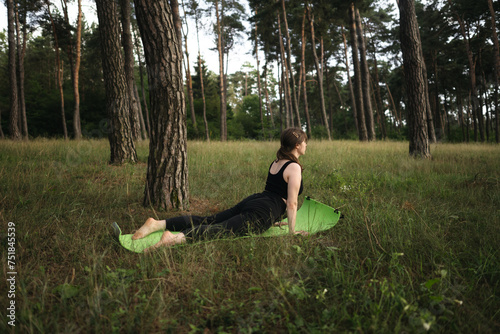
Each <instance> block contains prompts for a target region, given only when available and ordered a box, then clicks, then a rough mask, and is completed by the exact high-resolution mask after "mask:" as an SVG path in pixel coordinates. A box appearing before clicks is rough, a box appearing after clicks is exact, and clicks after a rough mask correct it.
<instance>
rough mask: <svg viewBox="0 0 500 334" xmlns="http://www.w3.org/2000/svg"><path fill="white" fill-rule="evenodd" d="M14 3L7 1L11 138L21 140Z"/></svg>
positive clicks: (10, 0)
mask: <svg viewBox="0 0 500 334" xmlns="http://www.w3.org/2000/svg"><path fill="white" fill-rule="evenodd" d="M14 6H15V4H14V1H13V0H7V22H8V23H7V25H8V32H7V34H8V43H9V83H10V124H9V130H10V137H11V138H12V139H14V140H19V139H21V132H20V131H19V101H18V96H17V75H16V32H15V15H14Z"/></svg>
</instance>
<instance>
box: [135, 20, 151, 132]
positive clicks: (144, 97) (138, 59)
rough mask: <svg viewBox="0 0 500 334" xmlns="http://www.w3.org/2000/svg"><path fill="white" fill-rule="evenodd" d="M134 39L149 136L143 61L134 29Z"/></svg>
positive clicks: (149, 124)
mask: <svg viewBox="0 0 500 334" xmlns="http://www.w3.org/2000/svg"><path fill="white" fill-rule="evenodd" d="M134 41H135V48H136V50H137V61H138V62H139V78H140V81H141V94H142V104H143V105H144V113H143V114H146V120H145V123H146V130H147V133H148V136H149V137H151V122H150V119H149V109H148V101H147V100H146V91H145V89H144V74H143V72H144V70H143V63H142V60H141V51H140V43H139V39H138V38H137V33H136V31H135V30H134ZM139 100H140V99H139Z"/></svg>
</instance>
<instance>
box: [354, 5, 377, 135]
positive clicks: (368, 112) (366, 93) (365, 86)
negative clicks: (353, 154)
mask: <svg viewBox="0 0 500 334" xmlns="http://www.w3.org/2000/svg"><path fill="white" fill-rule="evenodd" d="M356 32H357V35H358V47H359V56H360V62H361V64H360V65H361V66H360V67H361V86H362V92H363V107H364V110H365V121H366V131H367V133H368V140H375V139H376V137H375V120H374V118H373V108H372V102H371V98H370V97H371V93H370V71H369V69H368V61H367V59H366V46H365V36H364V34H363V26H362V25H361V16H360V15H359V10H358V9H356Z"/></svg>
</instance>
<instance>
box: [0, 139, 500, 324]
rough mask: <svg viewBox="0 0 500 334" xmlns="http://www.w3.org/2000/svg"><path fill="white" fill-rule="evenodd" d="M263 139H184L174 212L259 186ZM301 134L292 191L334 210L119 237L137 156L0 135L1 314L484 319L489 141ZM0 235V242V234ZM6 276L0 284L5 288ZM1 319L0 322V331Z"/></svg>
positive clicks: (496, 304)
mask: <svg viewBox="0 0 500 334" xmlns="http://www.w3.org/2000/svg"><path fill="white" fill-rule="evenodd" d="M277 145H278V143H277V142H249V141H241V142H236V141H234V142H227V143H220V142H213V141H212V142H210V143H204V142H200V141H193V142H189V143H188V154H189V155H188V158H189V168H190V170H189V183H190V191H191V199H190V201H191V208H190V211H189V212H188V213H190V214H200V215H205V214H211V213H213V212H216V211H218V210H221V209H224V208H226V207H228V206H230V205H233V204H234V203H236V202H237V201H238V200H240V199H241V198H243V197H244V196H246V195H249V194H251V193H254V192H258V191H262V188H263V182H264V179H265V175H266V173H267V168H268V167H269V162H270V160H272V159H273V158H274V154H275V151H276V148H277ZM407 147H408V146H407V143H398V142H377V143H369V144H366V143H359V142H356V141H332V142H326V141H323V142H322V141H315V140H311V141H310V142H309V146H308V152H307V154H306V155H305V156H303V157H302V162H303V164H304V167H305V170H304V173H303V176H304V187H305V194H307V195H309V196H311V197H313V198H315V199H318V200H320V201H322V202H324V203H326V204H328V205H331V206H334V207H338V208H339V209H340V211H341V212H342V213H343V214H344V215H345V218H344V219H342V220H341V221H340V222H339V224H338V225H337V226H336V227H335V228H334V229H332V230H330V231H326V232H323V233H321V234H318V235H312V236H309V237H305V238H303V237H299V236H297V237H283V238H250V239H237V240H223V241H214V242H211V243H203V244H193V245H188V246H185V247H178V248H174V249H163V250H160V251H158V252H156V253H154V254H150V255H138V254H136V253H131V252H128V251H126V250H124V249H122V248H121V247H120V246H119V245H118V244H117V243H116V242H115V241H114V240H113V237H112V232H111V229H110V223H111V222H113V221H117V222H119V223H120V225H121V226H122V227H123V229H124V230H125V231H127V232H132V231H134V230H136V229H137V228H138V227H139V226H140V225H142V223H143V222H144V220H145V219H146V218H147V217H148V216H153V217H157V218H167V217H171V216H175V215H178V214H183V213H185V212H177V211H175V212H157V211H154V210H153V209H152V208H144V207H142V205H141V203H142V196H143V191H144V175H145V173H146V160H147V152H148V143H147V142H139V143H137V153H138V156H139V163H137V164H135V165H124V166H121V167H117V166H111V165H108V163H107V161H108V159H109V146H108V143H107V141H106V140H104V139H103V140H90V141H86V140H84V141H80V142H71V141H69V142H67V141H60V140H59V141H57V140H45V139H43V140H42V139H39V140H34V141H31V142H11V141H0V151H1V152H2V155H0V170H2V171H4V172H3V173H1V174H0V193H1V194H2V195H1V196H0V202H1V206H0V218H1V221H2V222H14V223H15V225H16V258H17V259H19V263H17V264H16V270H17V291H16V305H17V306H18V308H17V310H16V316H17V322H16V328H15V329H16V330H18V331H20V332H28V331H30V330H31V329H33V330H35V329H36V331H40V332H75V331H85V332H194V333H197V332H202V331H211V332H241V333H253V332H321V333H326V332H328V333H330V332H355V331H356V332H379V333H387V332H410V333H423V332H439V333H441V332H444V333H470V332H496V331H498V323H497V321H496V318H497V317H498V309H499V308H500V299H499V298H498V296H499V288H500V285H499V282H500V272H499V270H498V268H500V252H499V250H498V246H497V245H498V244H499V242H500V240H499V236H500V231H499V226H500V225H499V223H500V216H499V211H498V207H500V195H499V192H498V191H497V189H498V186H499V180H500V174H499V170H500V165H499V162H500V151H499V150H498V148H497V147H496V146H493V145H465V144H461V145H456V144H453V145H452V144H440V145H434V146H433V147H432V149H431V150H432V153H433V160H431V161H422V160H416V159H413V158H409V157H408V155H407ZM6 242H7V240H6V238H3V239H2V243H6ZM6 288H7V287H6V281H5V280H3V281H2V282H0V289H2V291H6ZM6 326H7V324H6V323H5V322H2V323H1V324H0V330H1V331H2V332H8V330H9V328H7V327H6Z"/></svg>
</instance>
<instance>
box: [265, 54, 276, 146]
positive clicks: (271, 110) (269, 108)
mask: <svg viewBox="0 0 500 334" xmlns="http://www.w3.org/2000/svg"><path fill="white" fill-rule="evenodd" d="M264 94H265V95H266V106H267V110H268V112H269V118H270V119H271V127H272V129H273V130H274V129H275V126H274V117H273V109H272V108H271V101H270V100H269V92H268V90H267V57H266V62H265V64H264ZM270 136H272V135H270Z"/></svg>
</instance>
